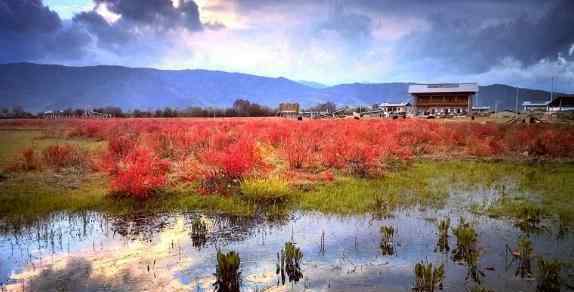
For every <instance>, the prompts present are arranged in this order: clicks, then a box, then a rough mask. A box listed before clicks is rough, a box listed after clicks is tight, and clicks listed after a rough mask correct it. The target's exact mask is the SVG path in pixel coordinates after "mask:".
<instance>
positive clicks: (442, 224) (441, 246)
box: [436, 218, 450, 253]
mask: <svg viewBox="0 0 574 292" xmlns="http://www.w3.org/2000/svg"><path fill="white" fill-rule="evenodd" d="M437 227H438V241H437V244H436V245H437V249H438V250H439V251H440V252H445V253H446V252H448V251H449V250H450V247H449V245H448V230H449V229H450V218H446V219H443V220H440V221H439V222H438V225H437Z"/></svg>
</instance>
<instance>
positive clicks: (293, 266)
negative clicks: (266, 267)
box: [276, 242, 303, 285]
mask: <svg viewBox="0 0 574 292" xmlns="http://www.w3.org/2000/svg"><path fill="white" fill-rule="evenodd" d="M302 260H303V252H301V249H299V248H298V247H297V246H296V245H295V243H293V242H286V243H285V246H284V247H283V249H281V252H279V253H277V269H276V274H280V275H281V283H282V284H283V285H284V284H285V279H286V276H287V278H288V279H289V282H295V283H297V282H299V280H301V278H303V272H302V270H301V261H302Z"/></svg>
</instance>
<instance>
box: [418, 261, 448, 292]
mask: <svg viewBox="0 0 574 292" xmlns="http://www.w3.org/2000/svg"><path fill="white" fill-rule="evenodd" d="M444 277H445V271H444V264H441V265H440V266H434V267H433V264H432V263H428V262H426V263H425V262H420V263H417V264H416V265H415V287H414V288H413V291H415V292H434V291H437V290H442V287H443V281H444Z"/></svg>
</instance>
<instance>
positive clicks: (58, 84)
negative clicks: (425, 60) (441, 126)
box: [0, 63, 550, 112]
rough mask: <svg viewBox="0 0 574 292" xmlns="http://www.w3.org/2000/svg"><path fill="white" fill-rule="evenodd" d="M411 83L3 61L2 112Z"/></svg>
mask: <svg viewBox="0 0 574 292" xmlns="http://www.w3.org/2000/svg"><path fill="white" fill-rule="evenodd" d="M409 84H410V83H372V84H365V83H352V84H340V85H335V86H328V87H324V86H321V84H319V83H315V82H309V81H299V82H296V81H292V80H289V79H286V78H282V77H280V78H269V77H262V76H256V75H250V74H242V73H229V72H223V71H209V70H158V69H147V68H127V67H121V66H89V67H70V66H62V65H40V64H32V63H13V64H0V107H9V106H16V105H18V106H22V107H23V108H24V109H25V110H28V111H35V112H38V111H44V110H58V109H65V108H85V107H101V106H119V107H121V108H123V109H124V110H131V109H136V108H138V109H157V108H163V107H168V106H169V107H176V108H185V107H190V106H213V107H225V106H231V105H232V104H233V101H235V100H236V99H238V98H243V99H248V100H250V101H252V102H256V103H259V104H263V105H267V106H271V107H276V106H277V105H278V104H279V103H281V102H284V101H291V102H299V103H301V105H302V106H304V107H307V106H311V105H315V104H318V103H322V102H327V101H332V102H335V103H336V104H337V105H371V104H376V103H381V102H400V101H405V100H409V99H410V96H409V94H408V92H407V91H408V86H409ZM515 92H516V88H515V87H512V86H508V85H502V84H494V85H488V86H480V93H479V96H478V98H477V99H478V104H477V105H480V106H491V107H492V108H493V109H494V107H495V106H496V107H497V108H498V109H505V108H514V106H515ZM519 93H520V99H519V100H518V102H519V104H521V103H522V102H523V101H524V100H530V101H536V102H538V101H546V100H548V98H549V96H550V93H548V92H546V91H542V90H532V89H525V88H521V89H519Z"/></svg>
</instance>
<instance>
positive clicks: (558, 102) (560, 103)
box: [547, 95, 574, 112]
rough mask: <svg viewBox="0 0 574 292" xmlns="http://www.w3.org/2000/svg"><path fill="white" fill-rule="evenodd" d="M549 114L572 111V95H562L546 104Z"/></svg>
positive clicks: (573, 102)
mask: <svg viewBox="0 0 574 292" xmlns="http://www.w3.org/2000/svg"><path fill="white" fill-rule="evenodd" d="M547 111H549V112H567V111H574V95H562V96H558V97H556V98H555V99H553V100H552V101H551V102H549V103H548V108H547Z"/></svg>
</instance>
